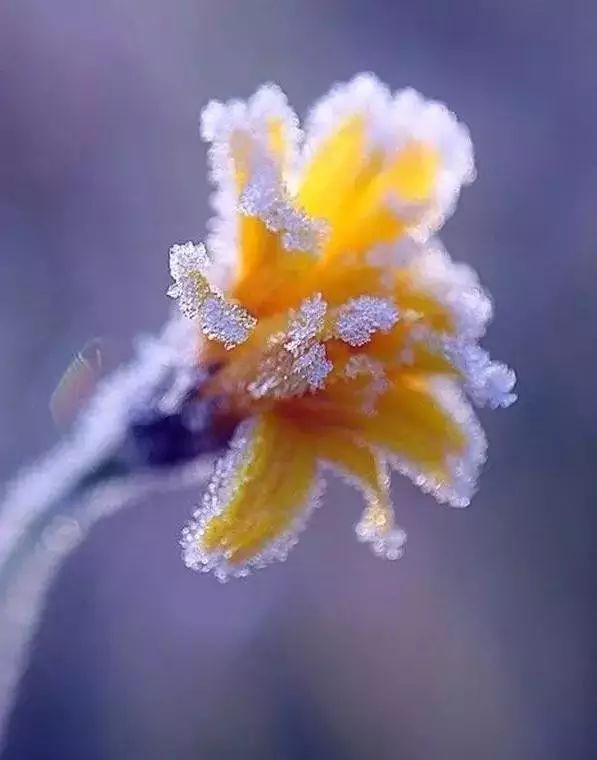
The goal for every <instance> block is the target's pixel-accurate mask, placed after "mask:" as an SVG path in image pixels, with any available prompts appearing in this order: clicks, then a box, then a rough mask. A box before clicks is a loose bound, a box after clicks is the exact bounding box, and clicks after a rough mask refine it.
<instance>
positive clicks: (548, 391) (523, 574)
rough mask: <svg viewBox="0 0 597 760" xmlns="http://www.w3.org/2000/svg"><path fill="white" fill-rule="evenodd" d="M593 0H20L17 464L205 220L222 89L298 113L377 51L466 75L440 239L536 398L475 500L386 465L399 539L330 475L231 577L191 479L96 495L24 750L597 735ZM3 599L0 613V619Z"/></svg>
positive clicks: (68, 755)
mask: <svg viewBox="0 0 597 760" xmlns="http://www.w3.org/2000/svg"><path fill="white" fill-rule="evenodd" d="M596 46H597V10H596V9H595V8H594V7H593V6H592V4H591V3H588V2H584V1H583V0H578V1H577V0H568V1H567V2H561V1H560V2H558V0H524V1H523V2H521V1H520V0H500V2H494V1H493V0H454V2H450V3H448V2H445V0H399V1H396V2H389V1H386V0H378V1H377V2H373V1H372V0H370V1H369V2H365V0H362V1H359V2H357V0H344V1H343V2H340V1H339V0H324V1H323V2H316V0H303V1H302V2H299V0H280V1H278V2H276V1H275V0H244V1H242V2H241V1H240V0H236V2H234V1H233V0H219V1H218V0H173V1H171V2H167V1H166V0H102V1H101V2H100V0H86V1H85V2H83V1H82V0H52V2H48V1H47V0H3V1H2V3H1V4H0V345H1V348H2V371H1V373H0V394H1V395H0V398H1V401H0V414H1V424H0V477H1V478H2V480H3V481H4V480H6V479H8V478H9V477H10V476H11V475H13V474H14V472H15V471H16V470H17V468H19V467H20V466H22V465H23V464H24V463H26V462H27V461H29V460H31V459H33V458H35V457H36V456H38V455H39V454H40V453H42V452H43V451H44V450H45V449H46V448H47V447H49V446H50V445H52V444H53V442H54V441H55V440H56V439H57V435H58V434H57V432H56V430H55V427H54V425H53V422H52V420H51V417H50V414H49V410H48V401H49V397H50V394H51V392H52V390H53V388H54V387H55V385H56V383H57V381H58V379H59V378H60V376H61V374H62V372H63V370H64V368H65V366H66V365H67V364H68V362H69V361H70V359H71V357H72V355H73V354H74V353H75V352H76V351H77V350H78V349H79V348H81V346H82V345H83V344H84V343H85V342H86V341H88V340H89V339H91V338H94V337H97V336H102V337H103V338H104V339H105V340H106V345H107V346H108V348H109V353H110V355H111V357H112V360H113V361H114V362H118V361H120V360H122V359H123V358H126V356H127V355H129V354H130V351H131V345H132V342H133V339H134V337H135V336H136V335H137V334H139V333H140V332H151V331H155V330H157V329H158V328H159V327H160V325H161V324H162V323H163V322H164V320H165V318H166V316H167V313H168V308H169V303H168V299H167V298H166V297H165V295H164V291H165V288H166V287H167V284H168V282H169V277H168V273H167V250H168V247H169V246H170V245H171V244H172V243H173V242H176V241H179V242H182V241H185V240H188V239H190V238H192V239H196V240H200V239H201V238H202V237H203V236H204V229H205V222H206V219H207V217H208V215H209V209H208V203H207V196H208V186H207V179H206V168H205V150H204V146H203V145H202V143H201V142H200V139H199V133H198V116H199V112H200V109H201V107H202V106H203V105H204V104H205V102H206V101H207V100H208V99H209V98H211V97H218V98H227V97H231V96H237V95H238V96H243V97H244V96H246V95H249V94H250V93H251V92H252V91H253V90H254V89H255V87H256V86H257V85H258V84H260V83H261V82H263V81H267V80H274V81H276V82H278V83H279V84H281V86H282V87H283V88H284V90H285V91H286V92H287V93H288V95H289V98H290V100H291V102H292V104H293V105H294V106H295V107H296V108H297V109H298V111H299V113H301V114H304V112H305V110H306V108H307V107H308V105H309V104H310V103H311V101H313V100H314V99H315V98H316V97H317V96H319V95H320V94H322V93H323V92H324V91H325V90H327V88H328V87H329V86H330V85H331V84H332V83H333V82H334V81H335V80H343V79H346V78H348V77H350V76H352V75H353V74H355V73H357V72H359V71H361V70H373V71H375V72H376V73H377V74H378V75H379V76H380V77H381V78H382V79H384V80H385V81H386V82H388V83H389V84H390V85H391V86H393V87H402V86H406V85H412V86H414V87H416V88H417V89H419V90H421V91H422V92H423V93H425V94H426V95H428V96H431V97H435V98H438V99H440V100H443V101H445V102H447V103H448V104H449V105H450V107H451V108H452V109H453V110H454V111H455V112H456V113H457V114H458V115H459V117H460V118H462V119H463V120H464V121H465V122H466V123H467V124H468V125H469V126H470V128H471V131H472V135H473V139H474V143H475V147H476V155H477V163H478V171H479V179H478V180H477V182H476V183H475V184H474V185H473V187H472V188H469V189H467V190H466V191H465V192H464V195H463V197H462V199H461V203H460V206H459V210H458V212H457V214H456V215H455V217H454V218H453V219H452V220H450V222H449V223H448V225H447V227H446V228H445V230H444V233H443V239H444V241H445V243H446V244H447V247H448V250H450V251H451V253H452V255H453V256H454V257H455V258H459V259H462V260H464V261H467V262H469V263H471V264H472V265H473V266H474V267H475V268H476V269H477V270H478V271H479V274H480V276H481V279H482V281H483V282H484V283H485V284H486V285H487V287H488V288H489V290H490V291H491V293H492V294H493V295H494V297H495V301H496V305H497V318H496V321H495V324H494V326H493V327H492V328H491V329H490V332H489V335H488V337H487V339H486V345H487V347H488V348H490V350H491V351H492V353H493V354H494V355H495V356H496V357H497V358H500V359H504V360H506V361H507V362H508V363H510V364H511V365H512V366H513V367H514V368H515V369H516V370H517V372H518V374H519V393H520V401H519V403H518V404H517V405H516V406H514V407H513V408H512V409H510V410H508V411H505V412H500V413H493V414H490V415H485V414H482V415H481V416H482V418H483V421H484V423H485V425H486V429H487V431H488V436H489V440H490V459H489V463H488V465H487V466H486V469H485V472H484V476H483V477H482V479H481V488H480V492H479V494H478V495H477V497H476V499H475V500H474V502H473V505H472V507H471V509H470V510H466V511H463V512H462V511H450V510H449V509H446V508H443V507H440V506H438V505H437V504H435V503H434V502H432V500H430V499H426V498H424V497H422V496H420V495H419V494H418V493H416V492H415V490H414V488H412V487H411V486H410V485H409V484H407V483H405V482H401V481H398V480H397V481H396V483H395V491H394V493H395V500H396V505H397V509H398V512H399V521H400V522H401V524H403V525H404V527H405V528H406V530H407V531H408V533H409V539H410V540H409V545H408V550H407V553H406V556H405V557H404V559H403V560H401V561H400V562H398V563H389V562H381V561H378V560H375V559H374V558H373V556H372V555H371V554H370V552H369V551H368V550H367V549H366V548H364V547H363V546H361V545H358V544H357V542H356V541H355V539H354V536H353V525H354V523H355V521H356V519H357V516H358V512H359V505H358V497H357V496H356V494H353V493H351V492H350V491H349V490H348V489H347V488H346V487H345V486H344V485H342V484H341V483H338V482H336V483H334V484H333V485H332V486H331V488H330V492H329V494H328V498H327V500H326V502H325V506H324V508H323V509H321V510H320V511H319V512H318V513H317V514H316V515H315V516H314V518H313V520H312V523H311V526H310V530H308V531H307V532H306V533H305V535H304V536H303V539H302V540H301V542H300V543H299V544H298V546H297V547H296V548H295V549H294V550H293V552H292V554H291V556H290V558H289V560H288V562H286V563H285V564H283V565H277V566H273V567H271V568H269V569H268V570H267V571H265V572H261V573H258V574H256V575H254V576H252V577H251V578H250V580H248V581H244V582H236V583H230V584H228V585H226V586H222V585H220V584H218V583H217V582H215V580H214V579H212V578H211V577H204V576H200V575H196V574H193V573H191V572H190V571H188V570H187V569H186V568H185V567H184V566H183V564H182V562H181V561H180V558H179V549H178V546H177V539H178V535H179V528H180V525H181V523H182V522H183V521H184V520H185V519H186V517H187V515H188V513H189V511H190V509H191V507H192V505H193V503H195V502H196V501H197V500H198V494H196V493H181V494H180V495H179V496H178V495H177V496H176V497H172V496H169V497H167V498H163V497H162V498H155V499H153V500H152V499H146V500H144V501H143V502H142V503H141V504H139V505H137V506H135V507H132V508H131V509H129V510H128V511H123V512H122V513H120V514H118V515H117V516H115V517H112V518H110V519H108V520H105V521H104V522H103V523H101V524H99V525H98V526H97V527H96V528H95V530H94V531H93V532H92V534H91V535H90V537H89V538H88V540H86V541H85V543H84V544H83V545H82V546H81V547H80V548H79V549H78V550H77V551H76V552H75V553H74V554H73V555H72V556H71V557H70V558H69V560H68V561H67V562H66V563H65V565H64V566H63V568H62V570H61V571H60V573H59V576H58V577H57V579H56V582H55V584H54V585H53V587H52V591H51V593H50V595H49V598H48V600H47V606H46V610H45V613H44V616H43V619H42V622H41V626H40V629H39V633H38V636H37V638H36V641H35V647H34V651H33V654H32V657H31V662H30V667H29V669H28V672H27V674H26V676H25V678H24V680H23V683H22V687H21V690H20V695H19V699H18V703H17V707H16V710H15V712H14V715H13V719H12V722H11V725H10V728H9V737H8V744H7V748H6V750H5V753H4V755H3V760H38V759H39V760H42V759H44V760H45V759H46V758H47V759H48V760H55V759H56V758H60V760H75V759H77V760H94V759H95V758H98V759H104V758H105V759H106V760H136V759H137V758H139V759H143V760H166V758H167V759H168V760H170V758H173V759H174V758H175V759H176V760H179V759H180V760H191V758H193V760H197V759H199V758H207V759H208V760H211V758H215V759H217V760H220V758H222V759H224V760H226V759H227V758H247V759H251V758H259V759H260V760H262V759H266V758H273V759H275V760H294V759H295V758H297V759H299V758H300V759H303V758H307V759H309V760H319V758H322V759H323V758H325V759H326V760H335V759H336V758H346V759H347V760H352V759H353V758H376V759H378V758H379V759H385V758H389V759H392V760H394V759H396V760H399V759H402V758H404V759H406V760H434V759H435V758H442V760H445V759H446V758H459V759H460V760H466V759H467V758H471V759H475V760H476V759H478V758H488V759H489V758H496V759H499V760H503V759H507V760H509V759H510V758H512V759H518V758H521V759H523V760H534V759H535V758H537V759H539V758H541V760H549V759H550V758H554V759H555V758H562V757H566V758H570V759H572V760H576V759H579V760H580V759H581V758H583V759H584V758H587V759H589V758H593V757H596V756H597V728H596V725H595V721H594V715H593V714H592V711H591V706H590V700H589V693H590V687H591V683H592V682H593V677H594V675H595V673H594V670H595V665H594V658H593V657H592V656H591V655H590V652H591V645H592V644H594V638H595V634H594V627H593V621H592V606H593V605H594V599H595V594H594V591H595V589H594V580H595V571H594V563H595V560H594V541H595V538H594V535H595V525H596V522H595V517H594V512H593V504H592V503H591V502H592V501H593V499H592V498H591V495H592V493H593V490H594V478H595V461H594V460H595V453H596V451H597V440H596V437H597V436H596V431H597V419H596V417H597V401H596V395H595V391H594V382H595V380H594V378H595V372H596V370H597V354H596V352H595V345H596V344H595V341H596V339H597V334H596V333H597V330H596V325H597V319H596V318H597V306H596V299H595V293H596V287H597V285H596V276H597V264H596V261H597V259H596V257H595V239H596V237H597V221H596V220H597V216H596V214H595V204H596V202H597V161H595V119H594V117H595V93H596V92H597V66H596V63H597V61H596V55H595V50H596V49H597V48H596ZM0 624H1V623H0Z"/></svg>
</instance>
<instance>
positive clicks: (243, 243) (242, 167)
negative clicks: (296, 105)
mask: <svg viewBox="0 0 597 760" xmlns="http://www.w3.org/2000/svg"><path fill="white" fill-rule="evenodd" d="M201 132H202V136H203V139H204V140H205V141H206V142H208V143H210V145H211V147H210V151H209V161H210V169H211V180H212V182H213V184H214V186H215V188H216V190H215V194H214V196H213V206H214V210H215V212H216V216H215V217H214V219H212V220H211V222H210V227H211V234H210V237H209V239H208V247H209V250H210V252H212V253H213V254H214V255H215V257H216V259H217V261H218V264H219V267H220V282H219V283H218V284H220V285H221V286H224V285H226V284H227V283H229V282H230V280H231V279H232V278H233V276H235V275H236V271H237V268H238V265H239V264H240V269H241V270H244V269H246V268H247V267H249V268H251V267H252V266H253V265H254V264H253V263H252V259H253V258H254V257H257V259H258V260H261V257H262V256H264V255H266V253H267V251H268V250H269V249H270V248H271V247H272V246H273V245H274V243H275V239H276V235H274V234H273V233H272V232H271V231H270V230H268V229H267V228H266V226H265V225H264V224H263V222H262V221H261V220H258V219H255V218H254V217H250V216H247V215H244V214H240V213H239V201H240V197H241V194H242V193H243V191H244V190H245V189H246V188H247V186H248V184H249V182H250V181H251V180H252V178H253V177H254V176H255V172H256V171H257V170H258V169H259V168H261V167H264V166H265V167H266V168H267V169H268V170H270V171H273V172H274V176H276V177H277V179H278V181H280V179H281V178H282V176H283V175H285V176H292V173H293V171H294V166H295V164H296V156H297V150H298V144H299V141H300V137H301V134H300V129H299V126H298V119H297V117H296V115H295V113H294V112H293V111H292V109H291V108H290V106H289V105H288V102H287V100H286V97H285V95H284V94H283V93H282V91H281V90H280V89H279V88H278V87H276V86H275V85H264V86H263V87H261V88H260V89H259V90H257V92H256V93H255V94H254V95H253V96H252V98H250V99H249V101H247V102H244V101H240V100H232V101H229V102H228V103H220V102H218V101H212V102H211V103H209V104H208V105H207V106H206V108H205V109H204V110H203V113H202V115H201ZM238 252H240V253H238ZM237 256H238V257H239V258H240V261H237Z"/></svg>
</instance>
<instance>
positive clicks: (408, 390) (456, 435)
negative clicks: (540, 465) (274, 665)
mask: <svg viewBox="0 0 597 760" xmlns="http://www.w3.org/2000/svg"><path fill="white" fill-rule="evenodd" d="M376 412H377V413H376V414H375V415H372V416H371V417H369V419H368V420H367V421H366V422H365V424H364V434H365V436H366V438H367V440H369V441H370V442H371V443H373V444H376V445H378V446H380V447H382V448H383V449H385V450H386V451H387V452H388V454H389V455H390V456H391V462H392V464H393V465H394V466H396V467H397V469H399V470H400V471H401V472H402V473H403V474H405V475H408V476H409V477H410V478H411V479H412V480H413V481H414V482H415V484H416V485H417V486H419V487H420V488H421V489H422V490H423V491H425V492H428V493H432V494H433V495H434V496H435V498H436V499H437V500H438V501H441V502H447V503H448V504H450V505H452V506H456V507H464V506H468V504H469V503H470V499H471V497H472V495H473V493H474V491H475V487H476V481H477V476H478V473H479V469H480V467H481V465H482V464H483V463H484V461H485V455H486V449H487V444H486V440H485V435H484V433H483V431H482V429H481V426H480V425H479V423H478V421H477V419H476V417H475V415H474V413H473V412H472V410H471V408H470V406H469V404H468V403H467V402H466V400H465V399H464V396H463V394H462V392H461V389H460V387H459V384H458V383H457V382H456V381H454V380H451V379H449V378H445V377H444V378H432V379H429V378H428V379H425V378H423V377H421V376H409V375H405V374H402V375H400V376H399V377H397V378H394V379H393V382H392V384H391V387H390V389H389V390H388V391H387V393H385V394H383V395H382V396H381V397H380V398H379V401H378V404H377V410H376Z"/></svg>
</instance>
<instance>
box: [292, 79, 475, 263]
mask: <svg viewBox="0 0 597 760" xmlns="http://www.w3.org/2000/svg"><path fill="white" fill-rule="evenodd" d="M306 134H307V139H306V143H305V148H304V154H305V157H304V167H303V175H302V178H301V183H300V185H299V192H298V198H299V202H300V203H301V205H303V206H304V207H305V209H306V210H307V211H308V212H309V213H311V214H314V215H318V216H322V217H324V218H325V219H326V220H327V221H328V222H329V223H330V226H331V233H330V235H329V236H328V239H327V243H326V246H325V248H324V255H325V256H326V257H329V258H333V257H336V256H338V255H345V254H346V253H349V252H350V253H363V252H365V251H367V250H368V249H369V248H371V247H372V246H374V245H377V244H379V243H389V242H392V241H394V240H396V239H398V238H399V237H400V236H401V235H403V234H404V232H405V231H408V230H418V231H419V232H422V233H424V234H425V235H428V234H429V231H431V230H434V229H437V228H438V227H439V226H441V224H442V223H443V221H444V219H445V217H446V216H447V215H448V214H449V213H451V211H452V210H453V207H454V205H455V202H456V199H457V197H458V194H459V191H460V188H461V186H462V185H463V184H464V183H468V182H470V181H472V179H473V178H474V162H473V155H472V144H471V141H470V138H469V135H468V131H467V129H466V127H464V126H463V125H461V124H459V123H458V121H457V120H456V118H455V117H454V115H453V114H451V113H450V112H449V111H448V110H447V109H446V108H445V106H443V105H442V104H441V103H436V102H433V101H427V100H425V99H424V98H423V97H421V96H420V95H419V94H418V93H416V92H415V91H414V90H404V91H401V92H398V93H397V94H396V95H395V96H393V97H392V96H391V95H390V93H389V91H388V90H387V88H386V87H385V86H384V85H382V84H381V83H380V82H379V81H378V80H377V79H376V78H375V77H373V76H372V75H361V76H359V77H356V78H355V79H354V80H352V81H351V82H349V83H348V84H346V85H341V86H338V87H336V88H335V89H334V90H332V92H331V93H330V94H329V95H328V96H327V97H326V98H324V99H323V100H322V101H320V103H319V104H317V105H316V107H315V108H314V110H313V112H312V114H311V117H310V119H309V121H308V124H307V129H306Z"/></svg>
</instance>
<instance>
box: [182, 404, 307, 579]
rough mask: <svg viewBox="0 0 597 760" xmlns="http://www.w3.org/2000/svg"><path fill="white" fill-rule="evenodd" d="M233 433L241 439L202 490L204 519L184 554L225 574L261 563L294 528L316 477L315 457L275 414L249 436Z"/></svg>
mask: <svg viewBox="0 0 597 760" xmlns="http://www.w3.org/2000/svg"><path fill="white" fill-rule="evenodd" d="M239 435H242V436H243V441H242V442H241V443H240V444H239V441H238V439H237V440H236V442H234V443H233V446H232V449H231V453H230V454H229V455H228V458H227V459H226V460H225V462H224V464H223V465H220V474H219V475H218V471H216V476H215V481H214V484H213V485H212V486H211V490H210V489H208V496H207V501H206V503H205V505H204V509H205V510H206V515H204V516H203V518H201V517H200V518H199V520H200V523H201V522H202V524H201V527H200V528H199V529H197V531H196V532H195V534H194V535H193V536H192V541H194V542H195V544H196V546H195V547H194V550H196V554H195V555H193V549H191V550H190V554H189V556H195V557H200V559H199V560H198V561H200V562H203V564H207V565H209V564H210V562H213V564H214V566H215V567H218V566H219V567H220V569H221V570H222V569H224V568H228V569H229V571H231V572H234V568H239V567H240V566H241V565H243V564H247V563H249V564H250V563H251V561H252V560H255V561H259V562H260V561H264V560H266V559H267V554H264V552H266V550H267V549H268V548H269V549H271V547H272V545H273V544H274V543H275V542H276V539H280V538H281V537H282V536H283V535H284V534H286V533H287V532H288V531H292V530H293V529H295V524H296V521H297V518H298V517H299V516H300V515H301V513H302V512H303V511H304V510H305V509H306V507H307V506H308V504H309V500H310V497H311V495H312V492H313V488H314V483H315V474H316V457H315V453H314V451H313V449H312V447H310V446H309V445H307V439H306V438H305V437H304V436H302V435H301V434H300V431H296V430H295V429H294V426H293V425H291V424H288V422H286V421H285V420H283V419H282V418H280V417H279V416H277V415H274V414H264V415H262V416H261V417H259V418H257V419H256V420H255V421H254V422H253V423H252V428H251V430H250V432H247V430H246V427H245V426H243V427H242V428H241V431H240V433H239ZM212 493H215V496H210V494H212ZM214 500H215V504H214ZM289 543H291V542H290V541H289ZM277 548H278V549H280V550H284V548H288V547H283V546H281V547H277ZM224 572H225V570H224Z"/></svg>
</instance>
